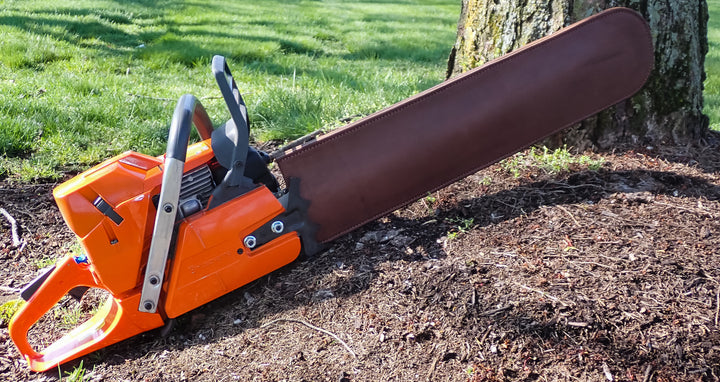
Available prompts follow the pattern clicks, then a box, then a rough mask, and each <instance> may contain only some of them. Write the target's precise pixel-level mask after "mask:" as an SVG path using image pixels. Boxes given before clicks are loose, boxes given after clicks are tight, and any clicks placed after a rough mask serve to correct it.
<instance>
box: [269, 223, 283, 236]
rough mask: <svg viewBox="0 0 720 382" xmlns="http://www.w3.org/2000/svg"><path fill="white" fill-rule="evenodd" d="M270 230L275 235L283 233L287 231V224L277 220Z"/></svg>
mask: <svg viewBox="0 0 720 382" xmlns="http://www.w3.org/2000/svg"><path fill="white" fill-rule="evenodd" d="M270 229H271V230H272V231H273V233H282V231H283V230H285V224H283V222H281V221H280V220H276V221H274V222H273V223H272V224H271V225H270Z"/></svg>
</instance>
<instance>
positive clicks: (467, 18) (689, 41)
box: [448, 0, 708, 149]
mask: <svg viewBox="0 0 720 382" xmlns="http://www.w3.org/2000/svg"><path fill="white" fill-rule="evenodd" d="M616 6H624V7H629V8H633V9H635V10H637V11H639V12H640V13H641V14H642V15H643V16H644V17H645V19H646V20H648V22H649V24H650V27H651V29H652V33H653V40H654V41H653V43H654V46H655V68H654V70H653V73H652V75H651V76H650V79H649V80H648V82H647V84H646V86H645V88H644V89H643V90H641V91H640V92H639V93H638V94H637V95H635V96H634V97H633V98H631V99H629V100H627V101H625V102H622V103H620V104H618V105H616V106H614V107H612V108H610V109H608V110H606V111H604V112H602V113H600V114H598V115H596V116H594V117H591V118H589V119H588V120H586V121H584V122H582V123H580V124H579V125H578V126H576V127H574V128H572V129H569V130H566V131H565V132H563V133H561V134H560V135H558V136H556V137H554V138H552V139H551V140H549V141H548V142H547V143H548V144H550V145H560V144H567V145H570V146H573V147H575V148H577V149H585V148H589V147H595V148H599V149H607V148H609V147H611V146H612V145H614V144H616V143H622V142H631V143H635V144H663V143H675V144H687V143H692V142H696V141H697V140H699V139H701V138H702V137H703V136H704V134H705V133H706V132H707V131H708V119H707V117H706V116H705V115H703V114H702V108H703V94H702V91H703V81H704V79H705V70H704V64H705V54H706V53H707V50H708V43H707V20H708V10H707V2H706V1H705V0H695V1H692V0H662V1H661V0H616V1H613V0H548V1H540V0H501V1H497V0H463V4H462V14H461V16H460V21H459V23H458V37H457V42H456V43H455V46H454V47H453V51H452V53H451V55H450V60H449V62H448V77H451V76H453V75H457V74H459V73H461V72H464V71H467V70H469V69H471V68H473V67H476V66H480V65H483V64H484V63H486V62H488V61H490V60H493V59H495V58H497V57H499V56H501V55H503V54H505V53H508V52H510V51H512V50H514V49H516V48H518V47H520V46H522V45H525V44H527V43H529V42H531V41H534V40H536V39H539V38H541V37H543V36H545V35H548V34H550V33H552V32H554V31H557V30H558V29H560V28H562V27H564V26H567V25H570V24H572V23H574V22H576V21H579V20H582V19H584V18H586V17H588V16H590V15H592V14H594V13H597V12H599V11H601V10H604V9H607V8H611V7H616Z"/></svg>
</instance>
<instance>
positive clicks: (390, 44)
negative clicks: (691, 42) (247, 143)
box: [0, 0, 720, 181]
mask: <svg viewBox="0 0 720 382" xmlns="http://www.w3.org/2000/svg"><path fill="white" fill-rule="evenodd" d="M708 3H709V6H710V24H709V28H708V29H709V38H710V53H709V54H708V56H707V61H706V70H707V74H708V79H707V81H706V84H705V85H706V90H705V101H706V106H705V112H706V113H707V114H708V115H709V116H710V119H711V127H713V128H714V129H716V130H720V49H719V48H720V0H711V1H709V2H708ZM459 8H460V1H459V0H398V1H388V0H360V1H340V0H324V1H317V0H315V1H312V0H296V1H284V0H283V1H281V0H264V1H249V0H244V1H230V0H225V1H219V0H207V1H204V2H192V1H166V0H159V1H152V0H133V1H120V0H118V1H110V0H105V1H89V0H80V1H74V2H55V1H48V0H0V178H2V177H11V178H17V179H21V180H25V181H28V180H33V179H39V178H57V177H59V176H61V174H62V173H63V172H66V171H77V170H82V169H85V168H87V167H88V166H90V165H92V164H95V163H97V162H99V161H101V160H103V159H105V158H107V157H109V156H112V155H114V154H117V153H120V152H122V151H125V150H136V151H140V152H144V153H148V154H153V155H158V154H161V153H162V152H163V151H164V149H165V145H166V135H167V128H168V126H169V122H170V118H171V115H172V111H173V108H174V105H175V100H177V99H178V98H179V97H180V96H181V95H182V94H184V93H192V94H194V95H196V96H198V97H200V98H201V99H202V102H203V104H204V105H205V106H206V108H207V109H208V110H209V112H210V115H211V118H212V119H213V120H214V121H215V122H216V123H220V122H223V121H224V120H225V119H227V118H228V115H227V112H226V111H225V109H224V105H223V103H222V100H220V99H218V96H219V91H218V90H217V88H216V86H215V84H214V80H213V78H212V76H211V74H210V69H209V63H210V60H211V58H212V56H213V55H214V54H222V55H225V56H226V57H227V58H228V60H229V64H230V66H231V69H232V70H233V73H234V75H235V77H236V79H237V81H238V84H239V86H240V87H241V90H242V91H243V92H244V94H245V99H246V102H247V103H248V106H249V109H250V117H251V120H252V121H253V130H252V136H253V138H254V139H255V140H257V141H265V140H270V139H278V140H288V139H292V138H294V137H297V136H300V135H303V134H305V133H307V132H310V131H313V130H315V129H318V128H321V127H333V126H338V125H340V124H341V122H340V120H343V119H347V118H353V117H356V116H359V115H366V114H369V113H372V112H374V111H377V110H379V109H382V108H383V107H385V106H388V105H390V104H392V103H395V102H397V101H399V100H401V99H403V98H405V97H407V96H410V95H412V94H414V93H417V92H419V91H421V90H424V89H426V88H428V87H431V86H432V85H435V84H436V83H439V82H440V81H442V80H443V78H444V74H445V69H446V59H447V56H448V53H449V50H450V48H451V46H452V44H453V43H454V40H455V29H456V23H457V19H458V16H459V11H460V9H459Z"/></svg>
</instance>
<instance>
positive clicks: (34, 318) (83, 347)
mask: <svg viewBox="0 0 720 382" xmlns="http://www.w3.org/2000/svg"><path fill="white" fill-rule="evenodd" d="M78 286H83V287H91V288H103V286H102V285H100V284H99V283H98V282H97V281H96V280H95V278H94V277H93V274H92V271H91V266H90V265H88V264H87V263H80V262H78V261H76V258H75V257H73V256H66V257H65V258H63V259H62V260H60V261H59V262H58V264H57V266H56V268H55V270H54V271H53V272H52V273H51V274H50V276H49V277H48V278H47V280H45V282H44V283H43V284H42V285H41V286H40V288H38V290H37V291H36V292H35V293H34V294H33V295H32V297H31V298H30V299H29V300H28V302H27V304H25V305H24V306H23V307H22V308H21V309H20V310H19V311H18V312H17V314H15V316H14V317H13V318H12V321H11V322H10V327H9V332H10V337H11V338H12V340H13V342H14V343H15V346H16V347H17V349H18V350H19V351H20V354H22V356H23V358H25V360H26V361H27V363H28V366H29V367H30V369H31V370H33V371H38V372H40V371H46V370H49V369H51V368H53V367H56V366H57V365H58V364H61V363H64V362H67V361H70V360H72V359H75V358H78V357H80V356H83V355H85V354H88V353H90V352H93V351H95V350H98V349H100V348H103V347H106V346H108V345H110V344H113V343H116V342H119V341H121V340H123V339H126V338H129V337H132V336H134V335H136V334H138V333H141V332H144V331H147V330H150V329H153V328H157V327H160V326H162V325H163V320H162V318H161V317H160V315H158V314H142V317H138V315H140V314H141V313H139V312H137V310H135V309H134V308H135V307H136V306H137V305H136V304H137V301H139V295H138V294H135V295H132V296H129V297H127V298H124V299H120V298H117V297H115V296H109V297H108V299H107V301H106V302H105V303H104V305H103V306H102V307H101V308H100V310H99V311H98V312H97V313H96V314H95V315H94V316H93V317H92V318H90V319H89V320H87V321H86V322H84V323H83V324H81V325H80V326H78V327H76V328H75V329H73V330H72V331H70V332H69V333H67V334H65V335H64V336H63V337H62V338H60V339H59V340H57V341H56V342H54V343H53V344H51V345H50V346H48V347H47V348H45V349H44V350H42V351H36V350H35V349H34V348H33V346H32V345H30V343H29V342H28V338H27V335H28V332H29V330H30V328H31V327H32V326H33V325H34V324H35V323H36V322H38V320H40V318H42V316H43V315H44V314H45V313H47V312H48V311H50V309H52V308H53V306H55V304H57V303H58V302H59V301H60V299H61V298H62V297H63V296H65V294H67V293H68V292H69V291H70V290H71V289H73V288H75V287H78ZM103 289H104V288H103Z"/></svg>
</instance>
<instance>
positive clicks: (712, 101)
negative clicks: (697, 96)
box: [703, 0, 720, 131]
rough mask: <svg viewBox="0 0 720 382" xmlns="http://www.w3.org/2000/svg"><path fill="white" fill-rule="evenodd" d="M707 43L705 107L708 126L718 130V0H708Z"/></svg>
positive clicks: (719, 117)
mask: <svg viewBox="0 0 720 382" xmlns="http://www.w3.org/2000/svg"><path fill="white" fill-rule="evenodd" d="M708 10H709V13H710V20H709V21H708V44H709V51H708V54H707V56H705V72H706V74H707V79H706V80H705V92H704V96H705V108H704V110H703V112H704V113H705V114H706V115H707V116H708V117H710V128H711V129H713V130H717V131H720V0H709V1H708Z"/></svg>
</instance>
